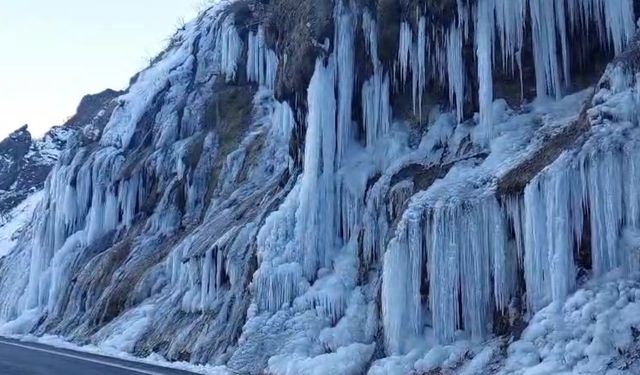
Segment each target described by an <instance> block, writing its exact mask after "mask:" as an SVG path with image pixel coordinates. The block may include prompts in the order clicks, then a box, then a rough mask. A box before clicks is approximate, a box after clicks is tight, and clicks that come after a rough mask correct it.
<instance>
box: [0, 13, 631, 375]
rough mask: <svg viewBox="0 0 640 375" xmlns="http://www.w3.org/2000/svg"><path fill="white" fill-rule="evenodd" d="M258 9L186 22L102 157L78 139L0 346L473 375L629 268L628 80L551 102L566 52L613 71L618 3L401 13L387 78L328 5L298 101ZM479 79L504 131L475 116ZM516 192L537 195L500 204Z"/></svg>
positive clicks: (53, 188) (285, 369) (50, 197)
mask: <svg viewBox="0 0 640 375" xmlns="http://www.w3.org/2000/svg"><path fill="white" fill-rule="evenodd" d="M260 4H261V6H258V5H257V4H253V5H255V7H247V8H246V9H244V11H245V13H243V14H242V16H237V17H236V16H235V15H234V14H233V12H231V11H230V10H227V9H225V8H216V7H214V8H212V9H210V10H207V11H205V12H204V13H203V14H202V15H200V17H198V19H196V20H195V21H194V22H192V23H190V24H188V25H187V26H186V27H185V28H184V29H183V30H181V31H179V32H178V33H177V34H176V36H175V37H174V39H173V40H172V43H171V45H170V47H169V48H168V49H167V51H165V52H164V53H163V54H162V55H161V56H160V58H159V59H157V61H155V62H154V63H153V64H152V65H151V66H150V67H149V68H147V69H146V70H145V71H143V72H142V73H140V74H139V75H138V76H137V77H136V79H135V80H133V83H132V86H131V87H130V88H129V90H128V91H127V93H126V94H124V95H122V96H121V97H120V98H118V105H117V107H116V108H115V110H114V111H113V113H112V114H111V117H110V120H109V122H108V124H106V126H105V127H104V129H102V132H101V135H100V137H99V140H97V141H92V140H91V139H89V137H87V136H86V134H84V133H83V132H80V131H79V132H77V133H74V135H73V136H72V137H71V140H70V141H69V146H68V147H67V148H66V150H65V151H64V152H63V153H62V154H61V155H60V160H59V162H58V164H57V165H56V167H55V169H54V171H53V172H52V173H51V175H50V176H49V178H48V180H47V183H46V186H45V188H44V191H43V192H42V193H41V194H42V195H41V197H42V200H41V201H40V205H39V206H38V208H37V209H35V210H33V211H35V214H34V216H33V220H32V221H31V222H30V224H29V225H26V226H24V229H23V231H22V234H21V235H20V237H19V238H17V239H16V240H15V242H14V241H13V240H14V239H12V242H11V245H12V246H14V245H15V247H14V248H13V250H12V251H11V252H10V253H9V254H7V256H6V257H4V258H2V259H1V260H0V294H2V295H10V296H12V297H14V298H7V299H4V300H0V322H2V324H0V332H3V333H4V332H12V333H38V334H42V333H55V334H60V335H62V336H64V337H66V338H68V339H70V340H78V341H83V342H86V341H90V342H92V343H95V344H97V345H99V346H100V345H102V346H104V347H108V348H112V349H113V348H115V349H117V350H124V351H130V352H134V353H136V354H148V353H151V352H158V353H160V354H161V355H163V356H166V357H167V358H169V359H179V360H182V359H184V358H186V359H188V360H190V361H192V362H195V363H214V364H224V365H226V366H228V368H229V369H231V370H233V371H235V372H239V373H252V374H253V373H262V372H264V371H269V372H270V373H274V374H298V373H304V374H307V373H308V374H314V373H317V374H326V373H337V372H340V373H353V374H360V373H364V372H367V371H369V373H371V374H381V373H394V372H395V373H398V372H409V371H425V372H426V371H432V370H435V369H436V368H449V369H452V371H454V370H455V371H457V372H460V373H470V374H471V373H474V371H475V372H476V373H477V372H478V371H481V369H482V368H483V367H484V366H487V365H488V364H489V363H490V362H491V360H492V359H493V358H494V357H495V356H498V355H500V354H499V352H500V350H501V349H500V345H499V344H498V343H493V342H492V343H491V344H490V345H487V347H486V348H483V349H481V350H477V345H478V344H479V343H482V342H483V341H484V340H490V339H492V338H493V337H494V333H497V331H498V330H499V328H500V327H498V325H499V324H500V322H504V321H507V322H508V324H509V325H510V324H513V320H514V319H515V318H516V317H518V318H522V319H528V318H532V319H533V321H534V322H536V321H537V320H539V319H542V318H540V316H544V314H546V312H547V311H549V310H547V309H551V308H554V309H555V312H556V313H558V312H561V308H560V307H561V306H562V305H563V304H565V306H567V305H566V304H569V305H570V304H571V303H572V302H571V301H572V300H571V297H570V296H571V294H572V293H574V292H575V290H576V288H577V287H578V286H579V285H580V283H581V280H582V279H584V278H586V277H588V276H594V277H606V276H607V275H608V274H609V273H610V272H614V271H615V272H620V273H622V274H625V275H628V272H629V271H632V270H634V269H636V268H637V267H638V266H639V265H640V253H639V252H638V251H637V247H638V240H637V239H638V238H640V194H639V193H640V191H638V188H637V185H638V184H637V180H638V178H640V153H639V152H638V151H637V150H638V142H639V140H640V132H639V131H638V113H637V111H636V108H637V107H638V106H639V105H640V95H639V94H638V90H639V87H640V86H638V80H637V76H636V75H635V73H636V72H635V71H633V67H630V66H629V65H625V64H624V58H620V60H616V61H615V62H614V63H612V64H610V65H609V67H608V69H607V71H606V73H605V75H604V77H603V78H602V80H601V81H600V83H599V84H598V85H597V86H596V88H595V90H596V91H595V94H593V95H592V92H593V88H591V89H586V90H584V91H579V92H577V93H573V94H571V93H570V90H572V86H571V76H572V73H573V72H572V69H574V68H575V66H576V65H575V63H576V62H573V61H571V60H570V58H571V57H572V56H574V55H575V54H573V53H572V52H573V51H572V45H571V43H570V41H571V40H572V38H575V37H577V36H579V35H580V34H582V33H584V34H585V35H592V34H594V33H595V35H597V36H598V38H599V40H598V41H597V46H596V47H597V48H599V51H602V53H603V54H609V55H610V56H613V54H617V55H619V56H622V57H624V53H625V52H624V51H625V49H626V48H628V47H629V46H630V45H631V46H632V47H634V46H633V44H632V36H633V34H634V33H635V24H634V14H633V3H632V2H631V1H629V0H615V1H614V0H611V1H603V0H567V1H551V0H529V1H524V0H478V1H464V0H458V1H457V2H456V4H455V5H456V6H455V11H454V15H453V16H452V17H449V18H446V17H445V19H439V20H437V22H436V21H434V19H433V18H432V17H431V16H432V15H430V14H428V12H424V11H423V9H420V8H419V9H417V10H416V11H415V12H413V11H412V12H411V13H410V14H411V16H410V17H407V18H406V19H402V20H400V22H399V24H398V25H397V26H398V33H397V34H394V39H395V41H394V43H392V45H391V47H392V50H393V56H392V57H391V58H389V53H388V52H389V50H391V48H389V46H387V45H385V46H382V45H381V43H389V40H388V38H386V39H382V38H380V34H381V33H380V30H379V29H380V27H381V26H382V27H384V25H379V24H378V22H380V21H379V18H380V15H379V14H376V12H374V11H373V10H372V9H362V8H360V7H359V6H358V5H357V4H356V2H347V1H344V2H343V1H336V2H335V4H332V6H333V7H332V8H331V9H330V11H329V12H328V14H329V16H330V17H332V22H331V24H330V27H325V29H327V30H329V31H327V33H328V34H331V33H333V36H332V38H327V39H326V42H325V43H324V44H322V45H321V44H320V43H319V42H317V41H316V40H313V41H312V42H309V46H306V47H309V48H310V49H311V50H313V51H314V52H313V53H315V54H316V55H314V56H313V59H312V62H311V63H310V64H309V66H308V67H306V68H308V70H309V71H310V73H309V76H308V77H307V78H308V82H307V81H305V83H308V85H307V86H306V87H305V88H304V90H303V91H301V92H294V93H287V92H285V93H282V92H280V91H283V90H286V89H287V88H286V87H285V86H286V82H285V83H283V81H282V80H281V78H282V77H280V76H279V75H281V74H283V72H289V70H287V68H289V67H290V65H288V64H297V63H299V62H297V61H292V59H290V57H288V55H287V54H286V52H283V51H289V50H288V49H287V48H292V47H291V44H289V45H287V44H286V43H285V42H283V41H282V40H279V41H278V42H276V43H272V42H273V41H272V40H271V38H269V36H270V33H273V32H274V31H273V30H272V29H271V28H270V27H272V26H273V25H269V24H261V23H259V22H253V21H256V19H251V20H247V19H245V18H247V17H248V18H251V17H257V16H255V14H259V12H260V11H263V10H264V7H266V6H267V5H266V4H265V3H264V2H261V3H260ZM234 5H237V4H234ZM237 6H238V7H240V6H241V5H237ZM252 12H253V13H252ZM254 13H255V14H254ZM265 14H267V15H268V16H270V14H269V12H266V13H265ZM405 15H406V14H405ZM261 16H263V17H267V16H265V15H264V14H262V15H261ZM414 16H415V17H414ZM250 21H251V22H250ZM313 26H314V25H311V24H309V25H304V27H305V29H304V30H306V31H308V32H309V33H311V32H312V31H310V30H314V29H315V28H314V27H313ZM325 26H326V25H325ZM526 27H529V28H530V29H529V30H527V29H525V28H526ZM319 29H321V28H319ZM587 30H589V31H587ZM306 31H305V32H306ZM325 31H326V30H325ZM271 36H273V35H271ZM527 36H530V37H531V40H526V37H527ZM387 37H388V35H387ZM359 38H362V40H360V39H359ZM296 41H297V40H296ZM594 43H595V42H594ZM359 45H363V46H364V51H362V52H363V53H359V52H358V51H357V47H358V46H359ZM283 46H284V47H283ZM383 47H384V48H383ZM527 48H529V49H531V51H527V52H530V53H532V54H533V62H532V63H531V62H527V61H524V59H523V52H524V50H525V49H527ZM383 52H386V54H385V55H384V56H383ZM469 52H471V53H469ZM609 55H608V56H609ZM245 59H246V61H243V60H245ZM363 59H364V61H362V60H363ZM300 64H302V62H300ZM361 65H362V66H361ZM532 69H533V70H535V77H532V78H531V80H532V81H533V80H534V79H535V83H536V91H537V95H538V98H537V99H536V100H532V101H531V102H530V103H526V102H525V101H524V96H525V95H524V94H525V90H524V85H525V79H524V74H525V70H526V71H532ZM301 71H304V69H301ZM496 72H499V73H501V74H505V75H507V76H509V77H512V78H515V79H516V80H517V81H519V82H520V86H521V92H520V96H519V97H518V98H517V99H519V100H520V101H522V102H523V104H522V106H521V107H517V108H510V107H509V106H508V104H507V101H505V100H502V99H497V100H494V99H495V98H496V97H497V94H496V93H495V92H494V87H497V85H495V86H494V83H495V81H496V79H497V77H498V74H496ZM245 73H246V74H245ZM296 73H299V72H298V71H296ZM300 74H302V73H300ZM474 77H475V78H474ZM283 87H284V88H283ZM473 87H475V88H477V91H475V90H474V91H475V92H471V90H472V88H473ZM440 89H441V90H440ZM438 90H440V91H441V92H444V95H443V98H440V99H442V100H441V101H442V102H443V103H442V104H445V105H434V104H433V103H432V100H431V99H433V98H430V95H434V96H435V95H436V92H437V91H438ZM289 94H291V95H289ZM405 95H406V96H405ZM549 97H551V98H549ZM404 98H410V100H411V102H410V103H409V100H407V103H405V104H410V105H407V106H406V108H404V107H402V105H398V101H400V100H403V99H404ZM510 99H513V98H510ZM447 100H448V102H449V103H448V106H447V105H446V102H447ZM474 103H477V108H476V109H477V111H478V113H477V116H470V115H469V112H470V111H471V110H472V108H473V107H474V105H475V104H474ZM408 112H409V113H408ZM93 130H95V131H98V132H99V131H100V130H99V129H98V130H96V129H93ZM558 144H560V146H558ZM541 155H542V156H541ZM527 163H530V164H527ZM536 163H540V165H538V164H536ZM514 171H516V172H519V173H521V174H519V175H518V177H519V178H520V177H521V176H522V175H526V174H527V173H529V171H532V172H531V176H528V177H526V178H524V177H522V178H524V179H525V180H524V181H520V180H518V182H519V183H521V186H519V185H518V186H517V188H512V189H502V188H501V186H502V185H503V184H506V182H505V181H506V180H509V176H510V174H512V173H513V172H514ZM516 185H517V184H516ZM30 202H31V201H30ZM29 207H32V206H31V203H29ZM22 270H28V272H23V271H22ZM612 288H613V287H612ZM574 298H576V297H574ZM567 301H569V302H567ZM549 304H551V305H550V306H551V307H547V306H549ZM565 308H566V307H565ZM621 308H622V307H621ZM536 313H539V314H542V315H538V317H534V316H535V314H536ZM536 319H537V320H536ZM631 323H633V322H631ZM631 323H630V324H631ZM634 324H635V323H634ZM533 330H534V329H533V328H531V331H530V332H528V333H527V334H526V335H525V336H524V337H523V340H524V341H527V340H528V341H535V340H534V339H535V337H533V336H535V332H533ZM167 332H171V334H168V333H167ZM531 332H533V333H531ZM502 333H504V332H502ZM532 345H540V343H539V342H535V343H520V344H514V345H513V346H512V348H511V349H509V350H511V351H513V353H517V352H519V351H523V350H533V349H532V348H531V346H532ZM576 345H577V344H576ZM523 347H524V349H522V348H523ZM594 350H595V349H594ZM582 352H584V351H582ZM582 352H581V353H582ZM467 353H472V354H473V355H474V356H475V358H474V359H472V360H470V361H468V363H466V364H464V365H462V366H458V367H456V364H458V365H459V364H460V361H465V360H466V359H468V358H465V356H467ZM555 354H557V355H560V354H561V353H560V354H558V353H555ZM555 354H554V355H555ZM541 357H544V355H542V356H541ZM546 358H547V357H544V358H542V362H544V360H546ZM516 360H521V358H516V359H512V360H509V361H510V362H513V363H515V362H517V361H516Z"/></svg>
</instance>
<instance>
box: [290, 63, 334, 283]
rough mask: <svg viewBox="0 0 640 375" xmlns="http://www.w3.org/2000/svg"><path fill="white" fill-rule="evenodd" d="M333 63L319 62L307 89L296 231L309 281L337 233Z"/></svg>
mask: <svg viewBox="0 0 640 375" xmlns="http://www.w3.org/2000/svg"><path fill="white" fill-rule="evenodd" d="M334 64H335V61H334V60H333V58H331V59H330V61H329V63H328V64H327V65H324V63H323V62H322V60H321V59H318V61H317V63H316V69H315V73H314V75H313V77H312V78H311V83H310V84H309V90H308V93H309V97H308V103H309V114H308V117H307V134H306V138H305V153H304V154H305V155H304V172H303V173H302V177H301V190H300V207H299V208H298V211H297V213H296V218H297V222H298V228H297V229H296V230H297V238H298V239H299V240H300V246H301V249H302V251H303V252H304V254H303V255H302V257H301V259H300V260H301V261H302V262H303V264H304V267H303V268H304V274H305V276H306V277H308V278H310V279H312V278H314V276H315V272H316V271H317V270H318V267H320V266H325V265H327V259H326V251H327V249H329V248H332V245H333V239H334V238H335V236H336V234H337V231H336V212H335V179H334V175H335V150H336V133H335V132H336V127H335V113H336V99H335V96H334V95H333V93H334V87H335V76H334V73H335V67H334ZM327 93H331V95H328V94H327Z"/></svg>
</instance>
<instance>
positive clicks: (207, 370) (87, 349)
mask: <svg viewBox="0 0 640 375" xmlns="http://www.w3.org/2000/svg"><path fill="white" fill-rule="evenodd" d="M4 337H6V338H10V339H14V340H19V341H22V342H32V343H37V344H43V345H48V346H51V347H54V348H59V349H67V350H73V351H76V352H83V353H89V354H95V355H100V356H105V357H110V358H115V359H122V360H126V361H130V362H138V363H144V364H148V365H153V366H159V367H166V368H172V369H177V370H184V371H191V372H193V373H196V374H203V375H233V374H234V372H233V371H231V370H229V369H227V368H226V367H224V366H212V365H194V364H191V363H187V362H169V361H167V360H166V359H165V358H164V357H162V356H161V355H159V354H155V353H154V354H151V355H149V356H148V357H146V358H140V357H136V356H133V355H131V354H128V353H123V352H121V351H118V350H116V349H114V348H113V347H109V346H96V345H85V346H79V345H76V344H73V343H70V342H68V341H65V339H64V338H62V337H60V336H53V335H45V336H41V337H37V336H33V335H25V336H20V335H8V336H4Z"/></svg>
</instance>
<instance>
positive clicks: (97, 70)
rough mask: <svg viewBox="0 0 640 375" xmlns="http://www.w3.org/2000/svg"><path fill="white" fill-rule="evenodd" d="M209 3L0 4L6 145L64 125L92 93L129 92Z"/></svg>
mask: <svg viewBox="0 0 640 375" xmlns="http://www.w3.org/2000/svg"><path fill="white" fill-rule="evenodd" d="M204 3H206V1H205V0H0V139H2V138H4V137H5V136H6V135H7V134H9V133H11V132H12V131H13V130H15V129H17V128H19V127H20V126H22V125H24V124H29V129H30V130H31V132H32V133H33V134H34V135H37V136H38V135H42V134H44V133H45V132H46V130H47V129H49V128H50V127H51V126H54V125H61V124H62V123H64V121H65V120H66V119H67V118H69V117H70V116H72V115H73V114H74V113H75V110H76V108H77V106H78V103H79V102H80V99H81V98H82V97H83V96H84V95H86V94H93V93H97V92H100V91H102V90H104V89H106V88H112V89H124V88H126V86H127V84H128V82H129V78H131V76H133V75H134V74H135V73H136V72H137V71H139V70H141V69H143V68H144V67H145V66H146V65H147V64H148V61H149V59H150V58H151V57H153V56H155V55H156V54H157V53H159V52H160V51H161V50H162V49H163V47H164V45H165V43H166V40H167V39H168V38H169V37H170V36H171V35H172V34H173V32H174V31H175V30H176V29H177V27H178V26H179V25H180V23H181V21H183V20H190V19H192V18H193V17H195V16H196V14H197V10H198V9H199V8H200V7H201V6H202V4H204Z"/></svg>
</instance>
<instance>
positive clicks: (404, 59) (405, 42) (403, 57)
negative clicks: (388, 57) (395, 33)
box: [398, 22, 414, 85]
mask: <svg viewBox="0 0 640 375" xmlns="http://www.w3.org/2000/svg"><path fill="white" fill-rule="evenodd" d="M412 49H413V32H412V31H411V25H409V24H408V23H407V22H402V23H401V24H400V42H399V43H398V66H399V68H400V82H401V83H402V84H403V85H404V84H405V83H406V82H407V77H408V75H409V69H410V68H411V57H412V55H414V54H413V53H412V52H411V50H412Z"/></svg>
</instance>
